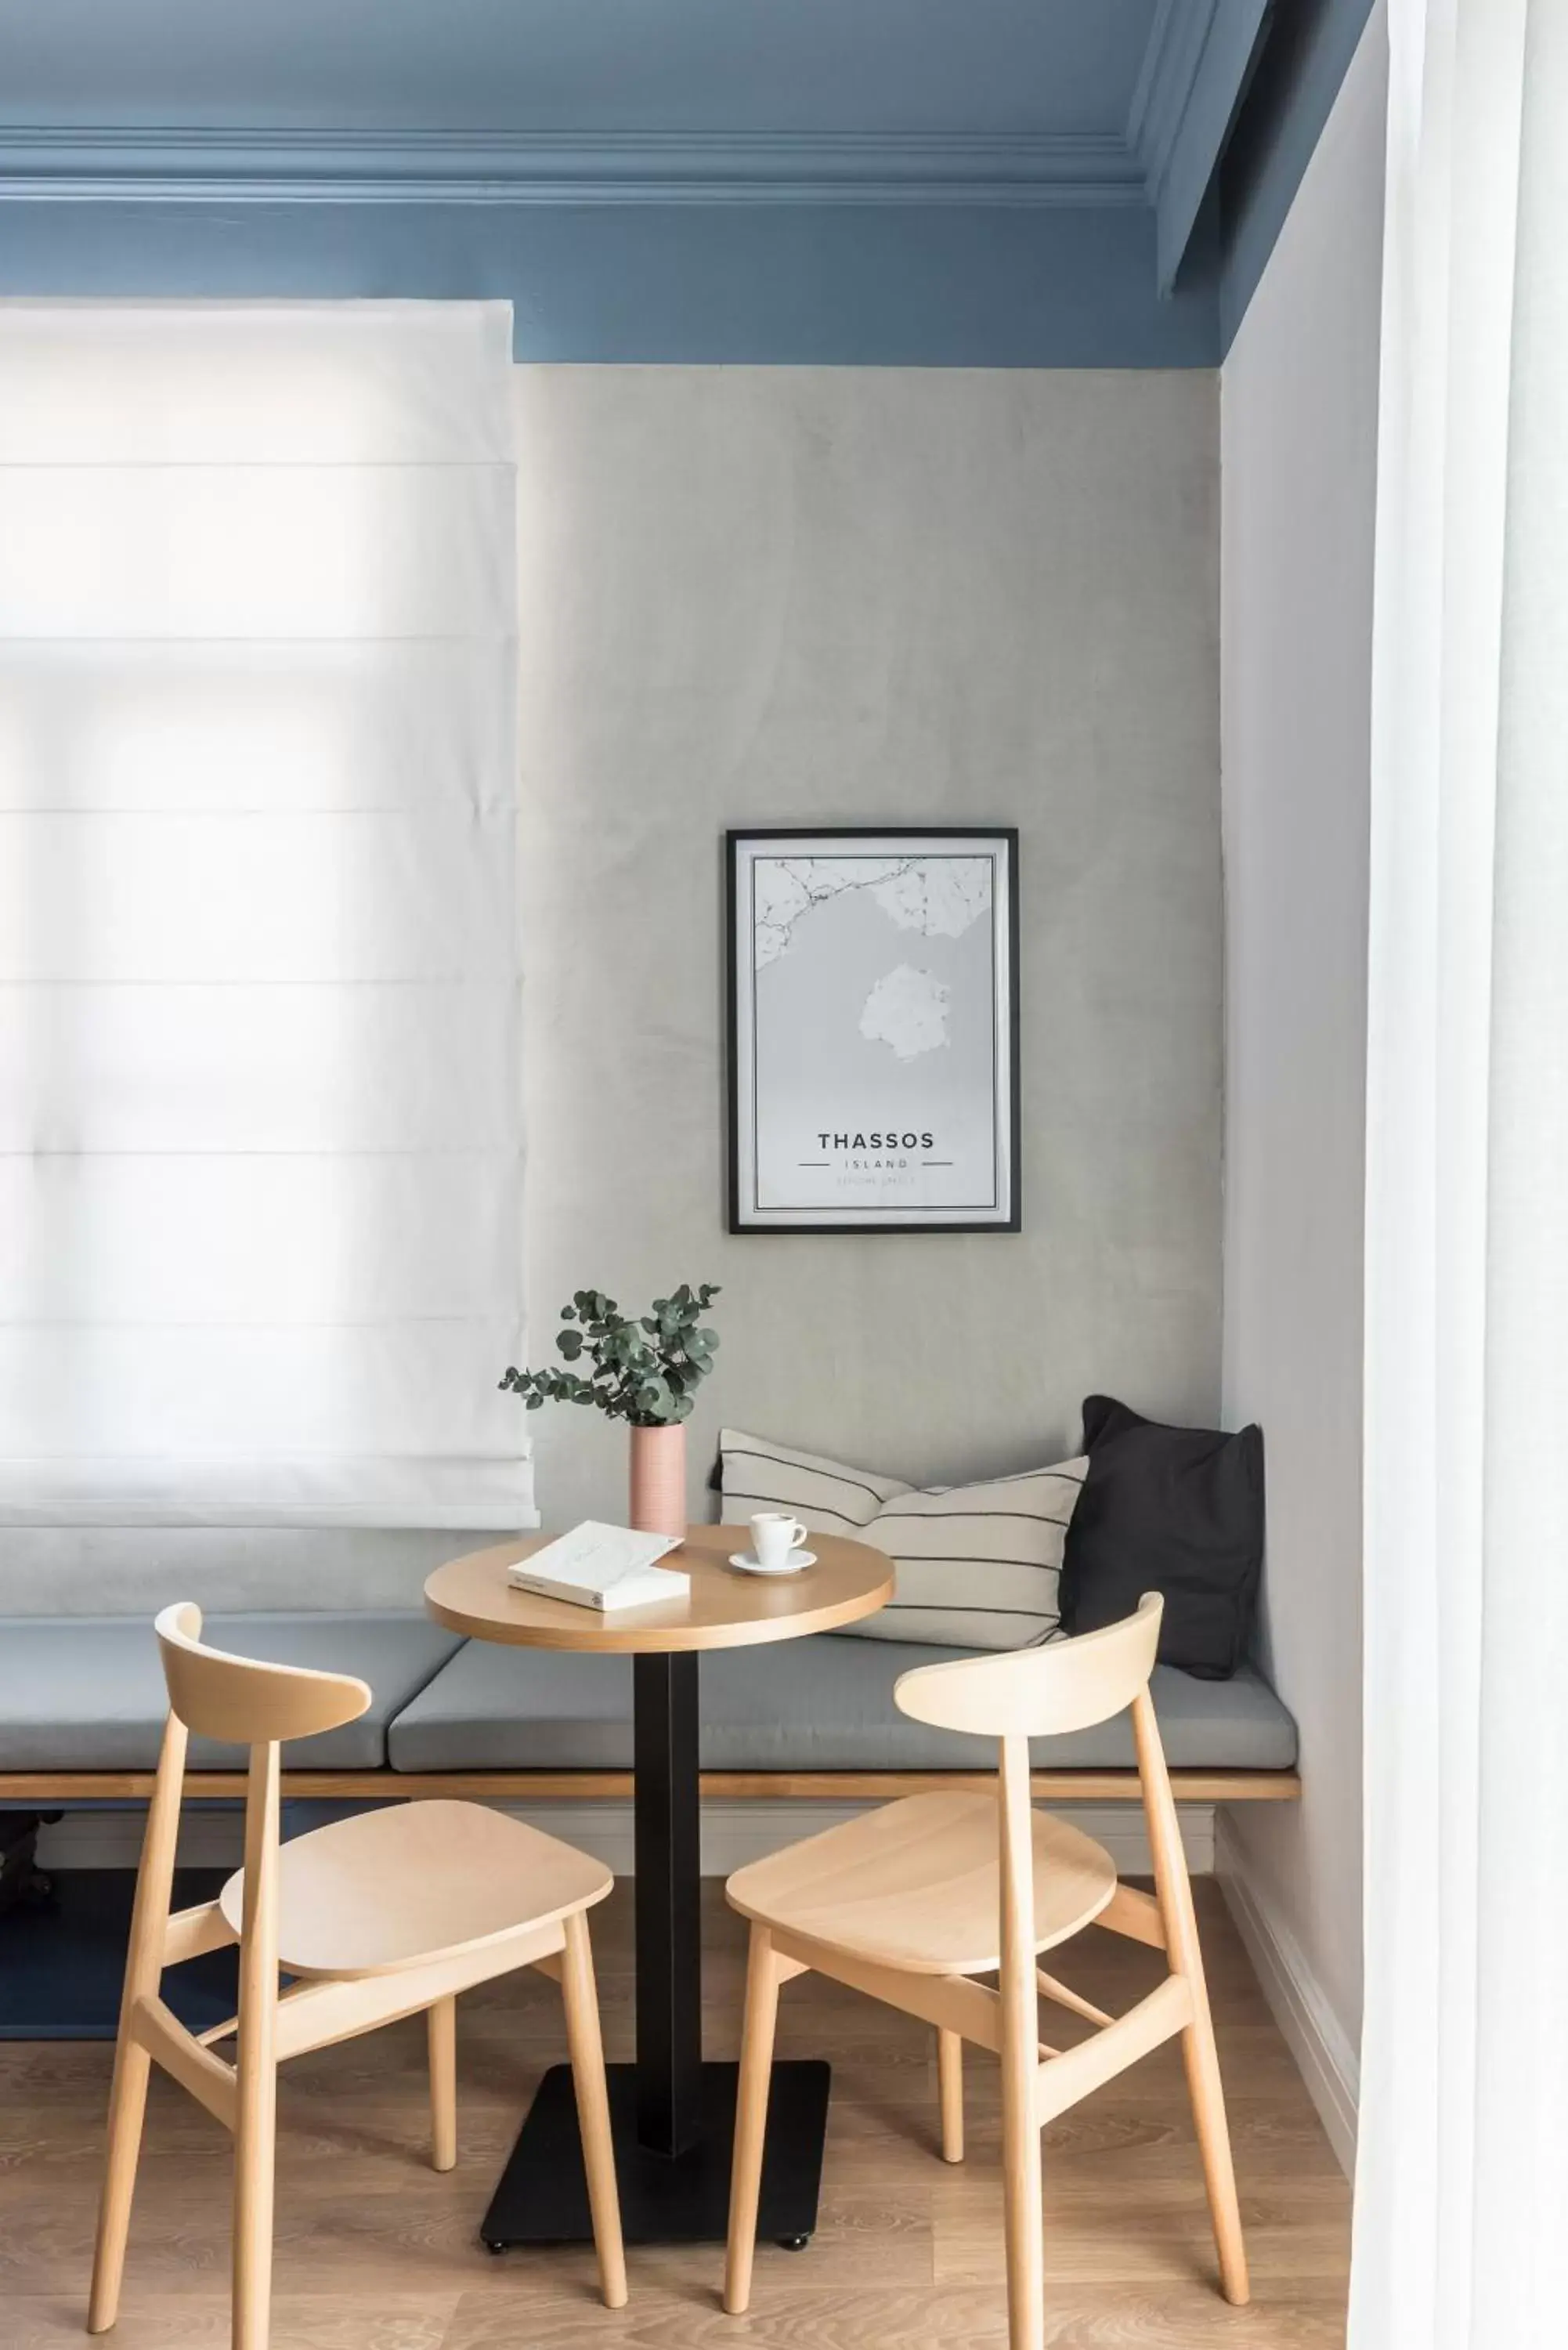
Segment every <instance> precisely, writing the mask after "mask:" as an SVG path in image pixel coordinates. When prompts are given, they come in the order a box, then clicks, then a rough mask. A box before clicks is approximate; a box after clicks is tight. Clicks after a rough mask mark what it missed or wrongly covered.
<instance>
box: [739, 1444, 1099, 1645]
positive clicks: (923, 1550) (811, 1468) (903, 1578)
mask: <svg viewBox="0 0 1568 2350" xmlns="http://www.w3.org/2000/svg"><path fill="white" fill-rule="evenodd" d="M719 1464H720V1491H721V1492H722V1496H723V1515H724V1521H725V1523H726V1524H730V1525H744V1523H745V1522H746V1520H747V1519H748V1518H749V1517H753V1516H754V1515H755V1513H756V1512H757V1511H758V1510H787V1511H789V1513H790V1514H791V1515H792V1516H793V1517H797V1518H800V1519H801V1520H803V1521H804V1523H805V1524H806V1525H808V1526H810V1527H811V1528H812V1529H813V1531H814V1532H815V1533H820V1534H848V1535H851V1536H853V1537H854V1539H855V1540H856V1541H857V1542H867V1543H874V1544H876V1546H877V1549H878V1550H883V1551H886V1552H887V1554H888V1557H889V1558H891V1559H893V1560H895V1561H896V1562H897V1565H898V1588H897V1591H896V1592H895V1595H894V1596H893V1597H892V1598H891V1599H890V1600H889V1601H888V1605H887V1607H884V1608H883V1609H882V1610H881V1612H880V1614H878V1615H876V1616H871V1617H867V1619H866V1621H865V1622H864V1623H861V1624H853V1625H850V1626H847V1627H846V1629H847V1630H850V1631H853V1632H858V1633H861V1634H862V1635H863V1636H864V1637H865V1638H867V1639H870V1640H920V1641H925V1642H929V1644H930V1645H932V1646H933V1647H938V1648H1035V1647H1038V1645H1039V1644H1040V1642H1041V1641H1043V1640H1054V1639H1055V1638H1057V1636H1058V1634H1059V1633H1060V1631H1061V1608H1060V1603H1059V1598H1058V1589H1059V1586H1060V1583H1061V1579H1062V1549H1063V1544H1064V1542H1065V1540H1066V1536H1067V1526H1068V1523H1069V1521H1070V1520H1071V1518H1072V1515H1073V1508H1074V1504H1075V1503H1076V1501H1077V1498H1078V1494H1079V1492H1080V1491H1081V1490H1082V1487H1083V1482H1084V1473H1085V1470H1086V1468H1087V1467H1088V1462H1087V1461H1085V1460H1076V1461H1061V1462H1059V1463H1058V1464H1057V1466H1056V1467H1055V1468H1054V1469H1030V1470H1026V1471H1024V1473H1023V1475H1022V1476H1018V1477H993V1478H991V1479H988V1480H987V1482H985V1483H984V1484H982V1485H948V1486H916V1485H906V1484H904V1483H903V1482H901V1481H900V1480H899V1479H898V1478H897V1477H877V1476H874V1475H873V1474H872V1473H871V1472H870V1471H868V1470H864V1469H846V1468H844V1467H843V1466H842V1465H841V1464H840V1463H839V1462H838V1461H824V1460H822V1459H820V1458H819V1457H818V1455H817V1454H815V1453H813V1452H792V1451H790V1449H789V1447H788V1446H787V1445H784V1444H771V1443H769V1442H768V1441H767V1440H766V1439H765V1438H764V1437H760V1436H747V1435H745V1434H743V1433H742V1430H739V1429H733V1428H726V1429H725V1430H723V1432H722V1435H721V1436H720V1439H719Z"/></svg>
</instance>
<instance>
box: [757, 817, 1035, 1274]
mask: <svg viewBox="0 0 1568 2350" xmlns="http://www.w3.org/2000/svg"><path fill="white" fill-rule="evenodd" d="M726 848H727V863H728V877H729V915H730V920H729V951H730V1230H731V1231H732V1232H1016V1231H1017V1230H1018V1228H1019V1192H1018V1180H1019V1167H1018V1158H1019V1150H1018V1126H1019V1120H1018V835H1017V833H1016V832H1015V831H1012V830H1010V829H1009V830H1003V829H1000V828H999V829H995V830H979V831H977V830H968V831H959V830H944V829H938V830H934V831H921V832H885V831H876V830H871V829H860V828H849V829H843V830H841V829H834V830H831V831H820V832H811V831H798V832H797V831H785V832H732V833H730V834H729V835H728V836H727V837H726Z"/></svg>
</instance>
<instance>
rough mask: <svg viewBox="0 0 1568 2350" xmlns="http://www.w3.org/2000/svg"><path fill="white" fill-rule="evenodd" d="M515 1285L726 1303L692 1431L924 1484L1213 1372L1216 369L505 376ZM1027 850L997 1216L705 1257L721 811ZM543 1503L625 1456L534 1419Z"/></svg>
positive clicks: (601, 1488)
mask: <svg viewBox="0 0 1568 2350" xmlns="http://www.w3.org/2000/svg"><path fill="white" fill-rule="evenodd" d="M518 397H519V414H520V420H521V424H520V452H521V483H522V513H521V516H520V536H521V549H522V583H523V585H522V599H521V617H522V639H523V678H522V712H523V719H522V742H523V763H522V764H523V777H522V795H523V800H522V805H523V845H522V861H523V889H524V958H525V968H526V972H527V981H526V992H525V1024H526V1026H525V1034H526V1044H527V1071H526V1087H527V1105H526V1107H527V1122H528V1132H529V1146H528V1150H529V1157H528V1178H527V1202H528V1207H527V1220H528V1232H529V1243H528V1269H529V1277H528V1293H529V1305H530V1313H531V1315H532V1317H533V1321H534V1326H535V1352H536V1353H538V1352H540V1351H544V1352H545V1353H547V1351H548V1347H549V1342H550V1339H551V1336H552V1333H553V1327H554V1312H555V1309H556V1307H557V1306H558V1305H560V1303H561V1302H562V1301H563V1300H564V1299H565V1298H566V1297H568V1296H569V1295H570V1294H571V1292H572V1290H573V1289H574V1288H576V1287H578V1286H581V1285H585V1284H591V1285H594V1286H597V1287H603V1288H606V1289H608V1290H609V1291H610V1292H611V1293H612V1295H616V1296H618V1297H619V1298H620V1299H621V1300H622V1301H623V1303H624V1302H627V1301H630V1300H639V1301H640V1300H643V1299H646V1298H647V1297H648V1296H649V1295H654V1294H656V1293H658V1292H659V1291H661V1290H663V1289H665V1288H667V1287H668V1286H669V1285H670V1284H673V1283H675V1282H678V1281H680V1280H682V1279H687V1280H691V1281H692V1282H696V1281H700V1280H711V1281H717V1282H720V1283H721V1284H722V1286H723V1295H722V1298H721V1300H720V1301H719V1304H718V1306H717V1308H716V1309H715V1314H714V1317H713V1318H714V1320H715V1321H716V1323H717V1325H718V1327H719V1329H720V1331H721V1333H722V1347H721V1351H720V1357H719V1368H718V1371H717V1374H716V1376H715V1377H714V1378H713V1379H712V1380H711V1382H710V1386H709V1388H708V1389H707V1390H706V1391H705V1395H704V1399H703V1402H702V1404H701V1408H700V1409H699V1413H698V1416H697V1418H696V1419H695V1420H694V1421H693V1422H692V1424H691V1438H692V1441H691V1468H692V1492H691V1502H692V1506H693V1508H694V1509H701V1508H703V1507H704V1505H705V1502H706V1496H705V1495H704V1494H703V1492H702V1491H701V1480H702V1477H703V1476H704V1475H705V1473H706V1471H707V1469H708V1466H709V1463H710V1461H711V1454H712V1440H713V1437H714V1434H715V1431H716V1430H717V1427H718V1426H719V1424H720V1420H721V1418H725V1419H732V1420H735V1421H737V1422H739V1423H740V1424H741V1425H743V1426H750V1427H753V1428H756V1429H758V1430H762V1431H764V1432H766V1433H769V1434H771V1435H774V1436H776V1437H778V1438H780V1439H782V1440H785V1441H789V1442H793V1443H795V1444H799V1445H804V1446H807V1447H811V1448H815V1449H820V1450H822V1451H830V1452H833V1453H836V1454H837V1455H838V1456H839V1457H841V1458H846V1459H848V1460H850V1461H861V1462H864V1463H866V1464H867V1465H869V1466H873V1467H877V1468H881V1469H886V1470H888V1471H892V1472H894V1473H895V1474H902V1475H906V1476H909V1477H910V1478H912V1479H916V1480H919V1479H925V1478H931V1479H938V1478H961V1477H962V1476H963V1475H965V1474H966V1473H968V1472H971V1471H983V1470H987V1469H1021V1468H1024V1467H1027V1466H1029V1465H1031V1464H1033V1463H1036V1462H1039V1461H1048V1460H1052V1459H1054V1458H1057V1457H1059V1456H1060V1455H1061V1453H1062V1452H1063V1451H1064V1450H1066V1449H1070V1448H1071V1447H1072V1446H1073V1445H1074V1444H1075V1443H1076V1441H1077V1440H1078V1433H1079V1405H1080V1401H1081V1399H1082V1398H1083V1396H1084V1395H1085V1393H1086V1392H1087V1391H1088V1390H1090V1389H1092V1388H1102V1387H1103V1388H1111V1389H1113V1390H1115V1391H1117V1392H1119V1393H1122V1394H1125V1395H1126V1396H1127V1398H1128V1399H1129V1400H1130V1401H1132V1402H1133V1403H1135V1404H1137V1405H1139V1406H1141V1407H1142V1408H1143V1409H1146V1410H1149V1411H1153V1412H1157V1413H1160V1414H1167V1413H1168V1414H1171V1415H1173V1416H1175V1417H1177V1418H1187V1417H1189V1416H1190V1417H1192V1418H1195V1419H1209V1418H1210V1416H1211V1414H1212V1412H1213V1410H1214V1409H1215V1406H1216V1404H1217V1402H1218V1399H1219V1383H1220V1382H1219V1374H1220V1021H1221V1014H1220V979H1221V970H1220V946H1221V936H1220V922H1221V916H1220V825H1219V750H1220V745H1219V577H1218V571H1219V560H1218V559H1219V474H1218V459H1219V445H1218V397H1217V386H1216V381H1215V379H1214V377H1213V376H1212V375H1210V374H1204V373H1169V374H1157V373H1144V374H1106V375H1100V374H1094V373H1060V374H1058V373H1040V374H1034V373H1029V372H1026V371H1012V372H1007V371H1003V372H980V371H969V370H963V369H952V370H947V369H848V368H826V369H787V368H773V369H766V368H763V369H756V368H686V367H669V368H618V367H603V368H575V367H574V368H549V367H530V368H524V369H520V370H519V374H518ZM880 821H886V822H888V823H889V824H901V823H909V824H916V825H919V824H921V823H930V822H935V823H939V824H963V823H968V822H974V823H981V822H999V823H1003V824H1015V825H1017V826H1018V827H1020V829H1021V833H1022V844H1021V870H1022V877H1023V919H1022V931H1023V937H1022V956H1023V1007H1022V1022H1021V1026H1022V1036H1023V1167H1024V1182H1023V1194H1024V1196H1023V1232H1021V1233H1020V1234H1018V1235H1016V1236H1004V1235H983V1236H976V1237H962V1236H949V1235H941V1236H935V1237H930V1236H898V1237H884V1236H877V1237H873V1238H867V1237H865V1236H853V1235H848V1236H846V1235H836V1236H831V1237H826V1238H824V1237H820V1236H811V1235H804V1234H799V1235H790V1236H787V1237H776V1236H767V1237H757V1236H751V1237H741V1238H732V1237H731V1236H729V1235H728V1234H727V1233H726V1232H725V1231H724V1229H723V1225H724V1205H723V1188H722V1168H723V1117H722V1068H723V1044H722V946H721V902H722V901H721V889H720V872H721V864H720V847H721V839H722V833H723V829H724V827H726V826H727V825H746V824H753V825H766V824H769V823H784V824H803V823H818V822H820V823H823V824H832V823H851V824H852V823H857V822H880ZM529 1425H530V1427H531V1429H532V1430H534V1431H535V1441H536V1443H537V1447H538V1476H537V1490H538V1495H539V1502H540V1506H541V1508H542V1510H543V1512H544V1513H545V1518H546V1520H547V1521H550V1522H555V1523H563V1522H564V1523H570V1522H571V1521H572V1520H573V1519H574V1518H576V1517H579V1516H582V1515H584V1514H587V1513H592V1514H595V1515H601V1516H602V1515H604V1514H606V1513H610V1512H618V1510H619V1508H620V1506H621V1497H622V1494H623V1492H624V1476H625V1468H624V1461H625V1433H624V1430H614V1429H607V1428H605V1427H604V1426H603V1425H602V1424H601V1423H599V1422H598V1421H597V1419H593V1418H591V1417H590V1416H589V1415H588V1414H587V1413H585V1412H582V1411H573V1410H571V1409H553V1410H546V1411H544V1412H539V1413H535V1414H534V1415H533V1416H532V1417H531V1419H530V1422H529Z"/></svg>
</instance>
